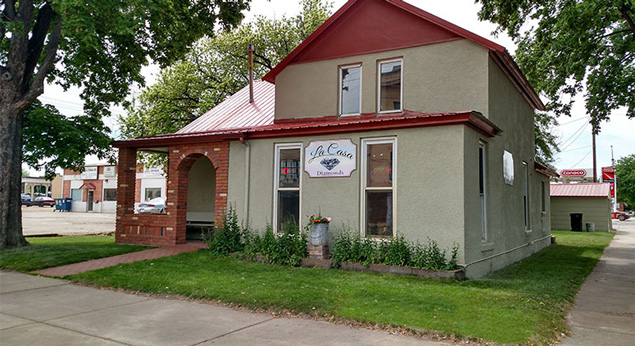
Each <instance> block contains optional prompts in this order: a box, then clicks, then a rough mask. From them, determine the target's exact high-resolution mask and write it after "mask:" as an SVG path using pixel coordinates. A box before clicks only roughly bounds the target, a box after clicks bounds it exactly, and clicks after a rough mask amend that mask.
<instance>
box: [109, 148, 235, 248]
mask: <svg viewBox="0 0 635 346" xmlns="http://www.w3.org/2000/svg"><path fill="white" fill-rule="evenodd" d="M203 156H205V157H207V158H208V159H209V160H210V161H211V162H212V164H213V166H214V168H215V169H216V196H215V214H216V220H215V222H216V224H217V225H220V224H222V223H223V222H224V216H225V211H226V208H227V180H228V174H229V172H228V168H229V143H228V142H210V143H198V144H184V145H175V146H170V148H169V154H168V179H167V193H166V197H167V205H166V208H165V209H166V214H160V215H159V214H134V202H135V196H136V193H135V192H136V185H137V184H136V183H137V182H136V179H135V178H136V177H135V172H136V149H135V148H120V149H119V166H118V184H119V185H118V187H117V225H116V231H115V241H116V242H117V243H126V244H147V245H174V244H183V243H185V241H186V239H185V233H186V232H185V231H186V222H187V185H188V173H189V171H190V168H192V165H193V164H194V163H195V162H196V160H197V159H198V158H200V157H203Z"/></svg>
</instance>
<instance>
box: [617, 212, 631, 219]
mask: <svg viewBox="0 0 635 346" xmlns="http://www.w3.org/2000/svg"><path fill="white" fill-rule="evenodd" d="M613 218H614V219H619V220H620V221H624V220H627V219H630V218H631V216H630V215H628V213H625V212H623V211H616V212H613Z"/></svg>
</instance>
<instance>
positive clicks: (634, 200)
mask: <svg viewBox="0 0 635 346" xmlns="http://www.w3.org/2000/svg"><path fill="white" fill-rule="evenodd" d="M615 178H617V199H618V200H619V201H623V202H625V203H626V204H628V205H629V206H630V209H631V210H632V209H633V208H635V154H631V155H629V156H626V157H623V158H621V159H619V160H618V161H617V165H615Z"/></svg>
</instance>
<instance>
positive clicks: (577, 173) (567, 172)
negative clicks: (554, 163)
mask: <svg viewBox="0 0 635 346" xmlns="http://www.w3.org/2000/svg"><path fill="white" fill-rule="evenodd" d="M560 175H562V176H565V177H584V176H586V170H584V169H563V170H562V171H561V172H560Z"/></svg>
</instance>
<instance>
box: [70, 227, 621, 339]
mask: <svg viewBox="0 0 635 346" xmlns="http://www.w3.org/2000/svg"><path fill="white" fill-rule="evenodd" d="M554 234H555V235H557V237H558V244H557V245H554V246H551V247H549V248H548V249H545V250H544V251H541V252H539V253H537V254H535V255H534V256H532V257H530V258H528V259H525V260H523V261H521V262H519V263H517V264H515V265H513V266H511V267H508V268H507V269H505V270H503V271H500V272H497V273H495V274H494V275H492V276H491V277H489V278H487V279H484V280H471V281H466V282H457V281H440V280H426V279H420V278H416V277H411V276H397V275H390V274H376V273H359V272H346V271H340V270H324V269H315V268H293V267H283V266H275V265H266V264H261V263H251V262H244V261H241V260H237V259H234V258H230V257H222V256H214V255H212V254H211V253H209V252H208V251H201V252H197V253H186V254H180V255H177V256H173V257H165V258H160V259H155V260H148V261H142V262H136V263H132V264H124V265H119V266H116V267H111V268H104V269H100V270H96V271H92V272H87V273H82V274H78V275H74V276H71V280H73V281H76V282H82V283H87V284H92V285H98V286H102V287H103V286H105V287H116V288H121V289H127V290H135V291H143V292H149V293H154V294H161V295H165V294H174V295H183V296H187V297H191V298H197V299H215V300H220V301H223V302H228V303H232V304H236V305H240V306H245V307H249V308H253V309H266V310H273V311H285V310H291V311H294V312H298V313H303V314H312V315H315V316H327V317H328V316H336V317H339V318H343V319H351V320H356V321H360V322H367V323H373V324H375V323H378V324H383V325H390V326H400V327H407V328H411V329H415V330H422V331H431V332H440V333H444V334H453V335H456V336H459V337H467V338H476V339H483V340H488V341H494V342H496V343H502V344H522V343H529V344H549V343H552V342H553V341H554V340H556V339H557V338H558V335H560V333H566V332H567V331H568V327H567V325H566V320H565V317H566V313H567V311H568V310H569V309H570V307H571V306H572V304H573V300H574V297H575V294H576V293H577V291H578V290H579V288H580V286H581V285H582V283H583V281H584V279H585V278H586V277H587V276H588V275H589V273H590V272H591V270H592V269H593V267H594V265H595V263H596V262H597V260H598V259H599V257H600V256H601V254H602V252H603V249H604V248H605V247H606V246H607V245H608V243H609V242H610V240H611V239H612V237H613V235H612V234H609V233H571V232H554Z"/></svg>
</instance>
